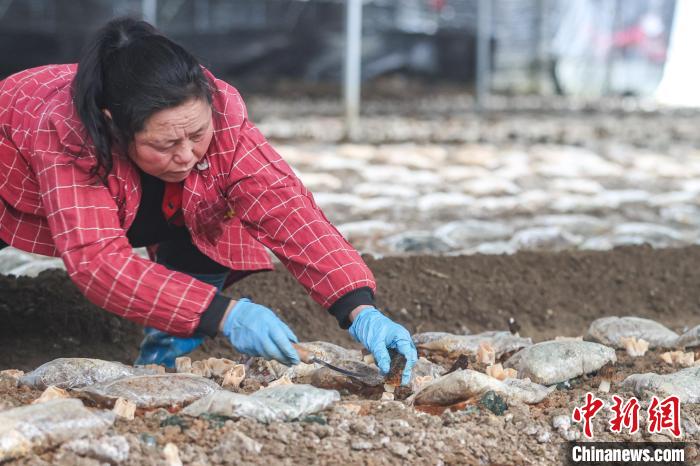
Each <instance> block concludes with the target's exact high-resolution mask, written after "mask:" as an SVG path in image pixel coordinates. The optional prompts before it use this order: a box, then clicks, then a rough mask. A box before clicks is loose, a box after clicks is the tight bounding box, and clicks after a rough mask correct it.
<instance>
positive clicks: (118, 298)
mask: <svg viewBox="0 0 700 466" xmlns="http://www.w3.org/2000/svg"><path fill="white" fill-rule="evenodd" d="M60 124H62V125H65V121H63V122H62V123H60ZM38 125H39V127H38V128H37V130H36V134H35V142H34V148H33V153H32V157H31V164H32V168H33V170H34V171H35V173H36V178H37V180H38V183H39V186H40V191H41V201H42V205H43V208H44V211H45V215H46V219H47V221H48V224H49V228H50V230H51V234H52V237H53V240H54V242H55V245H56V249H57V250H58V252H59V253H60V256H61V258H62V259H63V262H64V263H65V265H66V269H67V271H68V275H69V276H70V278H71V280H72V281H73V282H74V283H75V284H76V285H77V286H78V288H79V289H80V291H81V292H82V293H83V294H84V295H85V296H86V297H87V298H88V299H89V300H90V301H91V302H93V303H95V304H96V305H98V306H100V307H102V308H104V309H106V310H107V311H110V312H113V313H114V314H117V315H119V316H122V317H125V318H127V319H130V320H133V321H135V322H138V323H140V324H143V325H149V326H152V327H155V328H157V329H159V330H163V331H166V332H168V333H171V334H174V335H178V336H188V335H191V334H192V333H193V331H194V330H195V329H196V328H197V325H198V323H199V320H200V315H201V313H202V312H203V311H204V310H205V309H206V308H207V306H208V305H209V303H210V302H211V301H212V299H213V298H214V295H215V292H216V288H215V287H213V286H211V285H208V284H205V283H203V282H200V281H198V280H195V279H193V278H191V277H190V276H188V275H186V274H183V273H179V272H173V271H170V270H168V269H166V268H165V267H163V266H161V265H159V264H156V263H155V262H152V261H149V260H147V259H144V258H142V257H139V256H138V255H136V254H134V252H133V249H132V247H131V245H130V244H129V242H128V240H127V238H126V232H125V231H124V230H123V229H122V227H121V225H120V221H119V215H118V208H117V203H116V201H115V199H114V198H113V197H112V195H111V193H110V191H109V189H108V188H107V187H106V186H104V185H103V184H102V183H101V182H100V181H99V180H96V179H95V178H94V177H90V176H89V169H90V165H91V164H92V163H94V159H93V158H92V157H75V156H74V155H71V152H73V153H75V152H76V151H77V150H79V148H78V149H76V148H75V147H68V146H66V144H64V143H62V142H61V138H60V136H59V134H60V133H59V131H58V130H57V128H56V125H57V123H54V122H52V121H51V119H50V118H46V119H44V120H43V121H42V122H40V123H39V124H38ZM62 132H63V131H61V133H62Z"/></svg>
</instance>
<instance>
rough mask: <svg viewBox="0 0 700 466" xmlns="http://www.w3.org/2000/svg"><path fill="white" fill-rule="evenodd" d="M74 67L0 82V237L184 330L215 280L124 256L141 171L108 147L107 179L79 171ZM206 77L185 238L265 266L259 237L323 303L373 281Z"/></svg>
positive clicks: (94, 290)
mask: <svg viewBox="0 0 700 466" xmlns="http://www.w3.org/2000/svg"><path fill="white" fill-rule="evenodd" d="M75 71H76V66H75V65H49V66H44V67H40V68H34V69H30V70H26V71H22V72H20V73H18V74H15V75H13V76H10V77H8V78H7V79H5V80H4V81H0V239H2V240H3V241H5V242H6V243H8V244H10V245H11V246H13V247H16V248H18V249H22V250H24V251H28V252H32V253H38V254H43V255H49V256H60V257H61V258H62V259H63V262H64V263H65V265H66V269H67V271H68V275H69V276H70V278H71V279H72V280H73V282H74V283H75V284H76V285H77V286H78V287H79V289H80V290H81V291H82V292H83V293H84V294H85V296H86V297H87V298H88V299H89V300H90V301H92V302H93V303H95V304H97V305H98V306H101V307H103V308H104V309H106V310H108V311H110V312H113V313H115V314H118V315H120V316H123V317H126V318H128V319H131V320H134V321H136V322H139V323H141V324H144V325H149V326H152V327H155V328H157V329H160V330H164V331H166V332H168V333H171V334H174V335H178V336H188V335H191V334H192V333H193V331H194V330H195V329H196V328H197V325H198V323H199V320H200V316H201V314H202V312H203V311H204V310H205V309H207V307H208V305H209V304H210V302H211V301H212V299H213V298H214V295H215V293H216V289H215V288H214V287H213V286H211V285H208V284H205V283H203V282H200V281H198V280H195V279H193V278H191V277H190V276H188V275H186V274H183V273H179V272H173V271H171V270H168V269H166V268H165V267H163V266H161V265H159V264H156V263H155V262H152V261H150V260H148V259H144V258H142V257H140V256H139V255H137V254H134V251H133V249H132V247H131V245H130V244H129V242H128V240H127V237H126V231H127V230H128V228H129V226H130V225H131V223H132V222H133V220H134V218H135V216H136V211H137V209H138V206H139V202H140V199H141V187H140V182H139V175H138V172H137V169H136V167H135V165H133V164H132V163H131V162H130V161H129V160H128V158H126V157H124V156H122V155H120V154H118V153H117V152H115V153H114V168H113V170H112V172H111V173H110V174H109V176H108V179H107V185H106V186H105V185H104V184H102V183H101V182H99V181H98V180H97V179H95V178H94V177H90V176H89V172H90V169H91V168H92V167H93V166H94V165H95V164H96V158H95V156H94V146H93V145H92V144H91V142H90V141H88V143H87V144H85V131H84V128H83V126H82V124H81V123H80V120H79V118H78V115H77V114H76V112H75V109H74V106H73V104H72V100H71V96H70V85H71V81H72V80H73V77H74V75H75ZM209 78H210V79H211V81H212V82H213V84H214V92H213V99H214V100H213V107H214V126H215V131H214V137H213V140H212V142H211V145H210V146H209V150H208V152H207V154H206V155H205V156H204V158H203V159H202V161H201V162H200V164H198V169H196V170H193V171H192V173H191V174H190V175H189V176H188V178H187V179H186V180H185V182H184V190H183V199H182V208H183V214H184V221H185V225H186V226H187V228H188V229H189V230H190V232H191V235H192V239H193V242H194V244H195V245H196V246H197V247H198V248H199V249H200V250H201V251H202V252H203V253H204V254H206V255H207V256H209V257H210V258H211V259H213V260H215V261H216V262H218V263H220V264H222V265H224V266H226V267H229V268H231V269H234V270H266V269H270V268H272V265H271V262H270V258H269V256H268V254H267V251H266V250H265V248H264V247H263V246H266V247H267V248H269V249H270V250H271V251H272V252H273V253H274V254H275V255H276V256H277V257H278V258H279V259H280V260H281V261H282V263H283V264H284V265H285V266H286V267H287V269H288V270H289V271H290V272H291V273H292V274H293V275H294V276H295V277H296V279H297V280H298V281H299V282H300V283H301V284H302V285H303V286H304V287H305V288H306V289H307V290H308V291H309V293H310V295H311V297H312V298H313V299H314V300H315V301H316V302H318V303H319V304H321V305H322V306H323V307H325V308H329V307H330V306H331V305H332V304H333V303H334V302H336V301H337V300H338V299H339V298H341V297H343V296H344V295H346V294H347V293H349V292H351V291H354V290H357V289H360V288H363V287H369V288H371V289H372V290H374V289H375V283H374V277H373V276H372V273H371V272H370V270H369V269H368V268H367V266H366V265H365V264H364V262H363V261H362V259H361V258H360V256H359V254H358V253H357V251H355V249H354V248H353V247H352V246H351V245H350V244H349V243H348V242H347V241H346V240H345V239H344V238H343V237H342V235H341V234H340V233H339V232H338V231H337V230H336V229H335V227H333V226H332V225H331V223H330V222H329V221H328V219H327V218H326V217H325V216H324V214H323V212H321V209H319V207H318V206H317V205H316V203H315V202H314V199H313V196H312V195H311V193H310V192H309V191H308V190H307V189H306V188H305V187H304V186H303V185H302V183H301V182H300V181H299V179H298V178H297V177H296V176H295V175H294V173H293V172H292V170H291V168H290V167H289V165H287V163H285V162H284V161H283V160H282V158H281V157H280V155H279V154H278V153H277V152H275V150H274V149H273V148H272V147H270V145H269V144H268V143H267V141H266V140H265V138H264V137H263V136H262V134H261V133H260V132H259V131H258V130H257V129H256V128H255V126H253V124H252V123H251V122H250V121H249V120H248V118H247V112H246V107H245V104H244V103H243V100H242V99H241V96H240V94H239V93H238V91H236V89H235V88H233V87H232V86H230V85H228V84H227V83H225V82H223V81H221V80H218V79H216V78H214V77H213V76H212V75H210V74H209ZM81 151H82V152H81ZM79 154H82V155H81V156H79V157H76V156H77V155H79Z"/></svg>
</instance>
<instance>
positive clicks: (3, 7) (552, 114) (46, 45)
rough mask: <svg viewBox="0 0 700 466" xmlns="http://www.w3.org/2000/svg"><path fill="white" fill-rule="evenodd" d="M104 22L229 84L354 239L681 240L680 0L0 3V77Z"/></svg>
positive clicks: (506, 246)
mask: <svg viewBox="0 0 700 466" xmlns="http://www.w3.org/2000/svg"><path fill="white" fill-rule="evenodd" d="M358 6H359V7H361V14H360V15H357V13H358ZM348 13H351V14H348ZM122 15H131V16H135V17H142V18H145V19H147V20H148V21H150V22H152V23H155V24H156V26H157V27H158V28H160V29H161V30H162V31H164V32H165V33H166V34H167V35H169V36H170V37H172V38H174V39H176V40H177V41H179V42H180V43H181V44H183V45H184V46H185V47H186V48H188V49H189V50H191V51H192V52H194V53H195V54H196V55H197V56H198V57H199V58H200V60H201V61H202V62H203V63H204V64H205V65H207V66H208V67H210V68H211V69H212V70H213V72H214V73H215V74H216V75H217V76H218V77H220V78H224V79H226V80H228V81H229V82H230V83H232V84H233V85H234V86H236V87H237V88H238V89H239V90H241V92H242V94H243V97H244V98H245V101H246V104H247V106H248V110H249V114H250V115H251V118H252V120H253V121H254V122H255V124H256V125H257V126H258V127H259V128H260V129H261V131H262V132H263V134H265V136H266V137H267V138H268V139H269V141H270V142H271V144H272V146H273V147H274V148H275V149H276V150H277V151H278V152H280V154H281V155H282V156H283V157H284V159H285V160H286V161H287V162H288V163H289V164H290V165H291V166H292V168H293V169H294V170H295V172H296V173H297V175H298V176H299V177H300V178H301V180H302V181H303V182H304V184H305V185H306V186H308V187H309V188H310V189H311V190H312V192H313V193H314V198H315V200H316V202H317V203H318V205H319V206H321V207H322V208H323V210H324V212H325V213H326V215H327V216H328V218H329V219H330V220H331V221H332V222H333V223H334V224H335V225H336V226H337V227H338V229H339V230H340V231H341V233H343V234H344V235H345V237H346V238H347V239H348V240H349V241H350V242H351V243H352V244H353V245H354V246H355V247H357V248H358V249H359V250H360V251H362V252H366V253H371V254H374V255H376V256H385V255H404V254H438V255H441V254H449V255H451V254H477V253H478V254H511V253H516V252H518V251H523V250H527V251H562V250H601V251H605V250H609V249H612V248H615V247H619V246H633V245H634V246H638V245H642V244H646V245H650V246H651V247H655V248H664V247H679V246H687V245H693V244H700V131H698V127H700V112H698V110H697V108H694V107H699V106H700V87H699V86H698V85H697V83H698V82H700V65H699V64H698V63H699V62H700V60H698V57H697V54H696V52H695V50H694V49H695V47H696V46H697V44H699V43H700V37H698V35H699V33H698V32H697V31H700V28H697V26H696V24H697V23H698V20H699V19H700V0H675V1H674V0H624V1H623V0H491V1H489V0H374V1H370V0H366V1H362V0H346V1H330V0H326V1H320V0H319V1H313V0H308V1H300V0H115V1H106V0H0V75H2V76H4V75H8V74H9V73H11V72H13V71H16V70H20V69H23V68H27V67H31V66H37V65H41V64H46V63H57V62H75V61H76V60H77V59H78V56H79V53H80V50H81V48H82V46H83V44H84V42H85V40H86V38H87V36H88V35H89V34H90V32H92V31H94V30H95V29H97V28H98V27H99V26H101V25H103V24H104V23H105V22H106V21H107V20H109V19H110V18H112V17H115V16H122ZM353 15H354V16H359V17H360V18H361V20H362V21H361V26H362V29H361V31H362V34H361V37H358V35H357V34H356V35H355V36H354V37H355V39H354V41H353V40H350V41H348V40H346V38H347V37H350V38H352V37H353V34H348V31H353V29H352V28H351V27H350V23H351V21H349V19H350V18H351V17H353ZM356 26H357V24H356ZM354 31H355V33H357V32H358V30H357V29H354ZM352 43H355V45H360V49H361V50H358V52H359V53H356V54H354V55H355V59H356V60H357V61H356V62H354V65H353V69H354V71H355V74H354V78H355V79H354V81H355V83H356V84H357V85H359V84H360V83H361V86H362V92H361V96H362V98H361V101H359V100H355V101H353V100H352V99H349V98H348V95H349V94H351V93H350V92H348V90H349V89H352V88H351V86H348V83H349V81H350V79H349V78H352V77H353V73H347V71H348V69H349V64H350V65H352V64H353V61H352V60H351V59H350V58H352V57H351V55H353V54H352V53H350V50H349V49H351V47H350V48H349V47H347V46H348V45H349V44H352ZM357 65H361V66H357ZM355 90H358V89H355ZM343 96H344V97H345V98H343ZM356 97H357V96H356ZM475 97H476V98H475ZM353 102H355V103H356V104H359V102H361V105H360V108H361V112H359V115H358V113H357V112H356V113H355V114H354V117H355V118H354V126H353V125H351V124H350V123H351V122H352V121H353V118H350V116H352V115H351V114H350V112H348V109H349V108H350V107H352V104H353ZM680 106H682V107H683V108H680ZM355 110H359V108H355ZM351 129H352V131H351ZM0 257H1V258H2V259H0V273H14V274H20V275H21V274H25V275H35V274H37V273H38V272H40V271H41V270H43V269H45V268H51V267H61V266H62V264H61V260H60V259H51V258H40V257H36V256H32V255H28V254H24V253H22V252H20V251H17V250H13V249H11V248H7V249H5V250H4V251H3V252H2V253H0Z"/></svg>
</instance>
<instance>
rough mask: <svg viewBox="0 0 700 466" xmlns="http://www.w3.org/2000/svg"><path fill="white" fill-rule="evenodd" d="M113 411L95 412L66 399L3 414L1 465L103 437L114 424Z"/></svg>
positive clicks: (0, 428) (1, 416)
mask: <svg viewBox="0 0 700 466" xmlns="http://www.w3.org/2000/svg"><path fill="white" fill-rule="evenodd" d="M114 419H115V415H114V414H113V413H111V412H109V411H91V410H89V409H87V408H85V407H84V406H83V403H82V402H81V401H80V400H77V399H74V398H68V399H66V398H62V399H56V400H51V401H47V402H45V403H41V404H35V405H27V406H21V407H19V408H13V409H10V410H7V411H2V412H0V463H2V462H3V461H6V460H9V459H13V458H20V457H22V456H24V455H27V454H28V453H30V452H32V451H36V452H41V451H44V450H47V449H49V448H52V447H55V446H56V445H60V444H61V443H63V442H67V441H69V440H73V439H76V438H80V437H84V436H87V435H99V434H102V433H103V432H105V431H106V430H107V429H108V428H109V427H110V426H111V425H112V424H113V423H114Z"/></svg>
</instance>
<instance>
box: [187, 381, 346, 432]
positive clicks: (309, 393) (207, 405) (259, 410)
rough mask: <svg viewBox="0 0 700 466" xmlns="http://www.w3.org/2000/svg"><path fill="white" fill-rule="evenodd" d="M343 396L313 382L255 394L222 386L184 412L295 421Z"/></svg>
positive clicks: (188, 413) (198, 414)
mask: <svg viewBox="0 0 700 466" xmlns="http://www.w3.org/2000/svg"><path fill="white" fill-rule="evenodd" d="M339 400H340V394H339V393H338V392H337V391H335V390H323V389H320V388H316V387H312V386H310V385H297V384H292V385H278V386H275V387H269V388H263V389H262V390H259V391H257V392H255V393H253V394H252V395H243V394H240V393H233V392H229V391H226V390H221V391H218V392H215V393H212V394H210V395H207V396H205V397H203V398H201V399H199V400H198V401H195V402H194V403H192V404H191V405H189V406H188V407H187V408H185V409H184V410H183V411H182V413H183V414H186V415H189V416H201V415H203V414H216V415H219V416H225V417H231V418H234V419H238V418H242V417H243V418H249V419H256V420H257V421H260V422H263V423H270V422H273V421H292V420H296V419H300V418H303V417H304V416H308V415H309V414H313V413H317V412H319V411H322V410H324V409H326V408H328V407H330V406H331V405H333V403H335V402H336V401H339Z"/></svg>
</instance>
